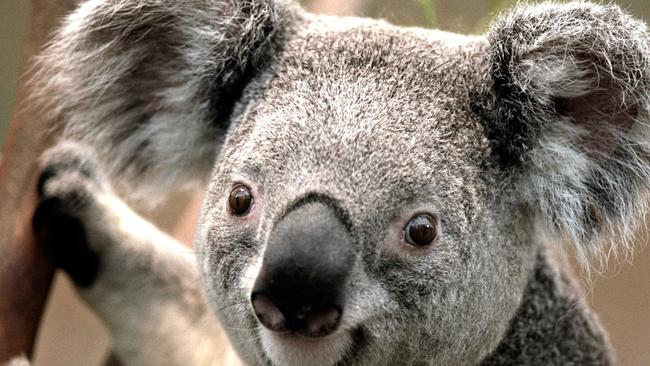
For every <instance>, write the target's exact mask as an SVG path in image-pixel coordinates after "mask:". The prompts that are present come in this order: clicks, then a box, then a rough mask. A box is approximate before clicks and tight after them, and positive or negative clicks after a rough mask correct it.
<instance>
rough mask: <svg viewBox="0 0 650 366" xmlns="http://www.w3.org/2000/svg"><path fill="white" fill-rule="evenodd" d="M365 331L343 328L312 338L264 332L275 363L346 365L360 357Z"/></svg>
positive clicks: (264, 342) (264, 343) (284, 365)
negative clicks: (359, 352) (357, 356)
mask: <svg viewBox="0 0 650 366" xmlns="http://www.w3.org/2000/svg"><path fill="white" fill-rule="evenodd" d="M361 334H363V332H361V331H360V330H352V331H351V330H341V331H339V332H336V333H335V334H332V335H329V336H327V337H323V338H309V337H304V336H302V335H300V334H296V333H289V332H287V333H276V332H271V331H268V330H265V329H261V331H260V340H261V343H262V348H263V351H264V353H265V354H266V356H267V357H268V358H269V359H270V360H271V363H272V364H273V365H274V366H280V365H282V366H294V365H295V366H297V365H313V366H343V365H347V364H349V362H348V361H350V360H351V359H354V358H356V357H355V355H356V354H357V353H358V351H359V349H360V345H361V344H362V343H364V342H363V341H362V339H363V336H360V335H361Z"/></svg>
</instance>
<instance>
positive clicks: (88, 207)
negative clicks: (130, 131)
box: [32, 142, 104, 287]
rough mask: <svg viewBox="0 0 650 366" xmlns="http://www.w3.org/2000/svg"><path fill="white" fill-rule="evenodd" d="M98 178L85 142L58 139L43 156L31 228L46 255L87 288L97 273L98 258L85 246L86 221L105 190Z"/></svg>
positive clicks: (98, 175)
mask: <svg viewBox="0 0 650 366" xmlns="http://www.w3.org/2000/svg"><path fill="white" fill-rule="evenodd" d="M102 179H103V178H102V177H101V176H100V173H99V169H98V167H97V166H96V164H95V161H94V160H93V158H92V153H91V152H90V151H89V150H88V149H87V148H85V147H83V146H80V145H77V144H74V143H69V142H66V143H61V144H59V145H57V146H55V147H53V148H51V149H50V150H48V151H46V152H45V153H44V154H43V158H42V163H41V175H40V177H39V180H38V193H39V196H40V201H39V204H38V206H37V208H36V211H35V213H34V217H33V220H32V223H33V227H34V231H35V233H36V236H37V238H38V240H39V242H40V243H42V245H43V246H44V250H45V253H46V254H47V255H49V256H50V257H51V258H52V259H53V261H54V263H55V264H56V265H57V266H59V267H61V268H62V269H63V270H65V271H66V272H67V273H68V274H69V275H70V277H71V278H72V280H73V281H74V282H75V283H76V284H77V285H78V286H80V287H89V286H91V285H92V284H93V283H94V282H95V280H96V278H97V275H98V272H99V266H100V257H99V255H98V254H97V252H96V251H95V250H93V248H91V246H90V245H89V240H88V232H87V227H86V225H85V223H87V222H89V220H92V216H93V213H92V212H93V210H94V209H95V208H96V206H97V203H96V195H97V194H98V193H99V192H101V191H102V190H104V187H103V186H102Z"/></svg>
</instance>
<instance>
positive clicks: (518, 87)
mask: <svg viewBox="0 0 650 366" xmlns="http://www.w3.org/2000/svg"><path fill="white" fill-rule="evenodd" d="M488 40H489V42H490V67H491V70H490V73H491V75H490V78H489V79H490V81H489V83H488V84H489V87H488V89H489V90H488V91H487V93H486V94H485V95H486V96H485V97H484V99H483V100H487V102H486V103H484V105H483V106H482V111H481V113H482V115H483V117H484V125H485V129H486V131H487V135H488V138H489V140H490V142H491V145H492V151H493V153H494V155H495V157H496V158H497V159H498V162H499V164H500V166H501V169H503V170H504V172H505V173H506V175H508V176H510V177H512V178H513V179H514V181H515V182H516V186H515V187H516V188H517V190H518V192H519V193H520V194H521V195H523V198H524V199H525V200H526V201H528V202H529V203H531V204H532V205H533V206H534V207H536V209H537V212H539V214H540V217H541V218H542V219H543V220H544V222H545V224H546V225H547V227H548V228H550V229H551V230H552V231H553V232H555V233H560V234H564V235H566V234H568V235H569V237H570V238H571V239H572V240H573V241H574V242H576V243H578V250H579V252H580V253H582V254H587V253H590V252H591V253H593V252H595V251H597V250H598V249H600V248H601V247H602V243H603V241H604V240H606V239H607V240H608V239H612V234H616V236H619V235H621V234H624V235H626V234H629V230H631V229H632V228H633V227H634V225H633V223H634V222H635V221H638V219H640V218H642V216H643V213H644V212H645V207H646V201H647V200H646V198H645V196H644V193H645V192H646V191H647V189H648V188H649V186H650V127H649V125H648V124H649V123H650V120H649V116H650V104H649V103H650V93H649V92H650V47H649V38H648V34H647V32H646V26H645V25H644V24H643V23H641V22H639V21H636V20H634V19H632V18H631V17H630V16H628V15H627V14H625V13H624V12H622V11H621V9H620V8H618V7H617V6H599V5H595V4H590V3H585V2H576V3H571V4H566V5H558V4H546V5H539V6H522V7H520V8H517V9H515V10H514V11H512V12H511V13H509V14H507V15H506V16H504V17H502V18H501V19H500V20H498V21H497V22H496V23H495V25H494V26H493V27H492V30H491V32H490V34H489V37H488ZM519 197H520V198H521V197H522V196H519Z"/></svg>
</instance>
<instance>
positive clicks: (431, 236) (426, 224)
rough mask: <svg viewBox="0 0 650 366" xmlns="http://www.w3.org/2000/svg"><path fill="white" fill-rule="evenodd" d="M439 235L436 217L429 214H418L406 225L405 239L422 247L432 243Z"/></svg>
mask: <svg viewBox="0 0 650 366" xmlns="http://www.w3.org/2000/svg"><path fill="white" fill-rule="evenodd" d="M437 237H438V225H437V222H436V219H435V218H434V217H433V216H431V215H427V214H418V215H416V216H415V217H413V218H412V219H411V221H409V222H408V224H406V226H405V227H404V239H405V240H406V242H407V243H409V244H411V245H413V246H416V247H422V246H425V245H429V244H431V243H432V242H433V241H434V240H436V238H437Z"/></svg>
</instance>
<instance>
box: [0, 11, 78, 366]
mask: <svg viewBox="0 0 650 366" xmlns="http://www.w3.org/2000/svg"><path fill="white" fill-rule="evenodd" d="M74 3H75V1H74V0H33V1H32V15H31V20H30V28H29V29H30V32H29V36H28V39H27V42H26V45H25V58H26V59H27V60H31V58H32V56H33V55H35V54H36V53H37V52H38V50H39V49H40V47H41V45H42V44H43V43H44V41H45V40H46V39H47V36H48V34H49V32H50V31H51V29H52V28H53V27H54V26H55V25H56V24H57V23H58V22H59V21H60V20H61V17H62V16H63V15H64V14H65V13H66V12H67V11H69V10H70V9H71V8H72V6H73V5H74ZM30 64H31V61H28V62H26V67H25V68H24V70H28V69H29V65H30ZM27 78H29V75H24V77H23V80H22V81H21V83H20V84H21V85H20V87H19V90H18V93H17V94H18V97H17V103H16V107H15V109H14V115H13V117H12V119H11V125H10V129H9V133H8V136H7V141H6V142H5V147H4V149H3V152H2V161H1V162H0V202H1V203H0V294H2V295H1V296H0V363H1V362H4V361H7V360H8V359H10V358H12V357H14V356H17V355H20V354H25V355H27V356H28V357H29V356H31V353H32V350H33V346H34V339H35V337H36V333H37V330H38V324H39V321H40V318H41V315H42V312H43V307H44V305H45V301H46V299H47V294H48V292H49V288H50V284H51V281H52V275H53V272H54V268H53V266H52V264H51V263H49V261H48V260H47V258H45V257H44V256H43V253H42V252H41V250H40V248H39V246H38V245H37V243H36V241H35V237H34V235H33V232H32V227H31V218H32V214H33V211H34V206H35V203H36V199H37V197H36V179H37V173H38V171H37V160H38V157H39V155H40V154H41V152H43V150H44V149H45V147H46V146H47V141H45V140H44V138H43V133H42V132H43V131H44V129H45V127H46V126H44V125H43V119H42V118H40V115H39V113H42V112H38V111H35V110H33V109H30V106H29V105H28V103H26V102H25V100H26V96H27V95H28V94H29V90H28V86H27V84H26V83H25V79H27ZM46 112H47V111H45V113H46Z"/></svg>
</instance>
